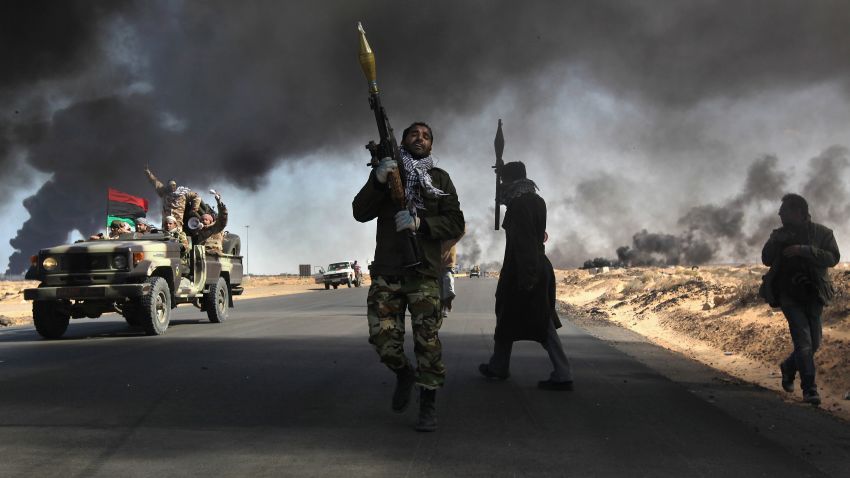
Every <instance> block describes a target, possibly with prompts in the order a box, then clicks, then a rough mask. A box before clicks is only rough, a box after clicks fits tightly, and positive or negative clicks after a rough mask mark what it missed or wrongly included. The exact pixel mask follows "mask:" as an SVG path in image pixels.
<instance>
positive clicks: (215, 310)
mask: <svg viewBox="0 0 850 478" xmlns="http://www.w3.org/2000/svg"><path fill="white" fill-rule="evenodd" d="M189 268H190V270H189V271H182V272H183V274H181V264H180V245H179V244H178V243H177V242H176V241H175V240H174V239H173V238H171V237H170V236H169V235H167V234H162V233H157V234H140V233H131V234H124V235H122V236H121V237H120V238H118V239H115V240H109V241H103V240H101V241H84V242H78V243H75V244H69V245H64V246H57V247H51V248H48V249H42V250H40V251H39V253H38V255H36V256H33V258H32V267H30V270H29V272H27V278H28V279H33V280H38V281H40V282H41V283H40V284H39V286H38V288H34V289H25V290H24V299H26V300H31V301H33V303H32V315H33V323H34V324H35V329H36V331H37V332H38V333H39V334H40V335H41V336H42V337H44V338H46V339H58V338H60V337H62V335H64V334H65V331H66V330H67V329H68V323H69V321H70V320H69V319H71V318H74V319H79V318H83V317H90V318H93V319H94V318H97V317H100V316H101V315H102V314H104V313H107V312H118V313H119V314H121V315H123V316H124V319H125V320H126V321H127V323H128V324H129V325H131V326H135V327H141V328H142V329H144V331H145V333H147V334H148V335H162V334H164V333H165V331H166V329H167V328H168V324H169V322H170V320H171V309H173V308H175V307H177V305H178V304H189V303H191V304H194V305H195V306H196V307H198V308H199V309H201V311H203V312H206V313H207V317H209V319H210V322H215V323H218V322H224V321H225V320H227V316H228V308H230V307H233V296H234V295H240V294H242V291H243V289H242V257H240V256H234V255H231V254H207V253H206V251H205V250H204V246H202V245H199V246H194V247H192V249H191V250H190V251H189Z"/></svg>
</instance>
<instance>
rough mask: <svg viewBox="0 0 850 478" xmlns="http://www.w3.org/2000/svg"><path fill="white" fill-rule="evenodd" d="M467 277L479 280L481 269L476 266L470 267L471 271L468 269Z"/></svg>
mask: <svg viewBox="0 0 850 478" xmlns="http://www.w3.org/2000/svg"><path fill="white" fill-rule="evenodd" d="M469 277H478V278H479V279H480V278H481V268H480V267H478V266H472V269H469Z"/></svg>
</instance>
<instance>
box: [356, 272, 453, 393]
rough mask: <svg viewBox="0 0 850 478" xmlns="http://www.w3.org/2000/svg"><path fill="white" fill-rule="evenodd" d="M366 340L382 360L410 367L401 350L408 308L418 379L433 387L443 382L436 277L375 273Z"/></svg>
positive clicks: (391, 365)
mask: <svg viewBox="0 0 850 478" xmlns="http://www.w3.org/2000/svg"><path fill="white" fill-rule="evenodd" d="M366 305H367V318H368V322H369V343H371V344H372V345H374V346H375V350H376V351H377V352H378V356H380V357H381V362H383V363H384V364H386V366H387V367H389V368H391V369H393V370H402V369H404V368H405V367H410V362H409V361H408V359H407V356H406V355H405V353H404V314H405V309H409V310H410V322H411V325H412V327H413V337H414V346H413V351H414V353H415V354H416V361H417V362H418V364H419V376H418V377H417V380H416V381H417V383H418V384H419V385H420V386H422V387H425V388H432V389H436V388H439V387H441V386H442V385H443V382H444V381H445V377H446V367H445V365H443V360H442V346H441V344H440V337H439V335H438V332H439V330H440V327H441V326H442V324H443V318H442V315H441V313H440V286H439V284H438V283H437V280H436V279H433V278H430V277H425V276H421V275H413V276H398V277H385V276H378V277H377V278H376V279H375V280H373V281H372V285H371V286H370V287H369V297H368V298H367V299H366Z"/></svg>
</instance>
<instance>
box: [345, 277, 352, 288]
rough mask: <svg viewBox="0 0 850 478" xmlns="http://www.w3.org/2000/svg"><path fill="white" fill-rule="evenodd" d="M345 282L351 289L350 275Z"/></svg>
mask: <svg viewBox="0 0 850 478" xmlns="http://www.w3.org/2000/svg"><path fill="white" fill-rule="evenodd" d="M345 282H346V284H347V285H348V288H349V289H351V277H349V278H348V280H347V281H345Z"/></svg>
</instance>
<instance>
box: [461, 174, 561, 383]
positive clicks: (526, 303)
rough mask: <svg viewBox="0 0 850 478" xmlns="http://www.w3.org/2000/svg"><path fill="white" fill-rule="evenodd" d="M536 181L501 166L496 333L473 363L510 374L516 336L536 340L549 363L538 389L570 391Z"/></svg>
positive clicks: (495, 375) (496, 375)
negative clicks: (489, 348) (484, 359)
mask: <svg viewBox="0 0 850 478" xmlns="http://www.w3.org/2000/svg"><path fill="white" fill-rule="evenodd" d="M537 189H538V188H537V185H536V184H534V182H533V181H531V180H530V179H527V178H526V176H525V165H524V164H523V163H521V162H511V163H507V164H505V165H504V168H503V170H502V197H501V198H500V201H501V202H502V204H505V205H506V206H507V211H506V212H505V220H504V221H503V222H502V228H503V229H504V230H505V238H506V243H505V259H504V261H503V262H502V270H501V272H500V273H499V284H498V285H497V286H496V334H495V337H494V339H495V344H494V346H493V355H492V356H491V357H490V361H489V362H488V363H483V364H481V365H480V366H479V367H478V370H479V372H481V374H482V375H484V376H485V377H487V378H491V379H498V380H505V379H507V378H508V377H509V376H510V360H511V348H512V346H513V343H514V342H516V341H518V340H534V341H535V342H539V343H540V344H541V345H542V346H543V348H544V349H545V350H546V352H547V353H548V354H549V359H550V360H551V361H552V366H553V368H554V370H553V371H552V373H551V374H550V376H549V379H548V380H542V381H540V382H538V383H537V386H538V388H541V389H544V390H572V389H573V379H572V372H571V370H570V363H569V361H568V360H567V356H566V355H565V354H564V349H563V347H562V346H561V339H560V338H559V337H558V332H557V330H556V329H557V328H559V327H561V321H560V320H559V319H558V314H557V312H556V311H555V271H554V270H553V269H552V264H551V263H550V262H549V259H548V258H547V257H546V254H545V247H544V245H543V243H544V242H545V241H546V202H545V201H544V200H543V198H541V197H540V196H539V195H537Z"/></svg>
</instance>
